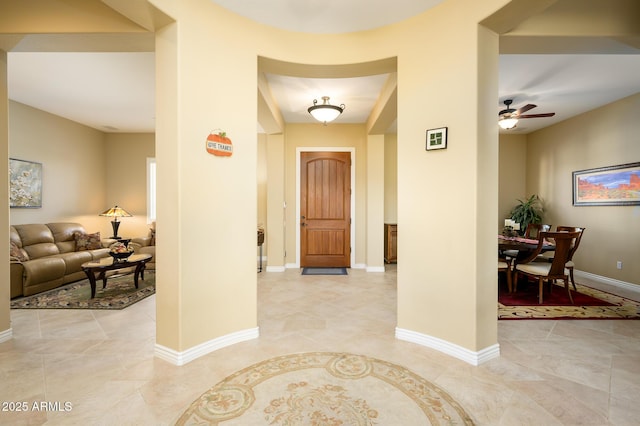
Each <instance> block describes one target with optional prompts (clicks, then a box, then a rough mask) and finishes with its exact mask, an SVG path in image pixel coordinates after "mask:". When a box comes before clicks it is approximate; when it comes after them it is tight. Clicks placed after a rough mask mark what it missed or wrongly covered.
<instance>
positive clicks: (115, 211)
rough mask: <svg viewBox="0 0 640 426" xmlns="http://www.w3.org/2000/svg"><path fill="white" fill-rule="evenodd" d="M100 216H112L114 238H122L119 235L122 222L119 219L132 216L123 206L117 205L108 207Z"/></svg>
mask: <svg viewBox="0 0 640 426" xmlns="http://www.w3.org/2000/svg"><path fill="white" fill-rule="evenodd" d="M98 216H107V217H112V218H113V220H112V221H111V226H112V227H113V237H111V238H112V239H114V240H118V239H120V237H118V227H119V226H120V222H119V221H118V218H119V217H131V215H130V214H129V213H128V212H127V211H126V210H124V209H123V208H121V207H118V206H115V207H112V208H110V209H107V210H105V211H103V212H102V213H100V214H99V215H98Z"/></svg>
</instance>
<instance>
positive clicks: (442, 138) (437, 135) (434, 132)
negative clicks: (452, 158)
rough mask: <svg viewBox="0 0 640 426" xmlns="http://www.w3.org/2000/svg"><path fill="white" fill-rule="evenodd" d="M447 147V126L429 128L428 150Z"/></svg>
mask: <svg viewBox="0 0 640 426" xmlns="http://www.w3.org/2000/svg"><path fill="white" fill-rule="evenodd" d="M446 148H447V128H446V127H440V128H438V129H430V130H427V151H431V150H432V149H446Z"/></svg>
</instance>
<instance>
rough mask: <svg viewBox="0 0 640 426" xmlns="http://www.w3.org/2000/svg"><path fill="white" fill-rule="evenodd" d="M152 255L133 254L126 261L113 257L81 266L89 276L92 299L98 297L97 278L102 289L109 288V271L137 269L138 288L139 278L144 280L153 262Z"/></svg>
mask: <svg viewBox="0 0 640 426" xmlns="http://www.w3.org/2000/svg"><path fill="white" fill-rule="evenodd" d="M151 257H152V256H151V255H150V254H132V255H131V256H129V257H128V258H127V259H125V260H120V261H118V260H115V259H114V258H113V257H111V256H109V257H103V258H102V259H98V260H94V261H91V262H86V263H83V264H82V265H81V267H82V270H83V271H84V273H85V274H87V278H89V283H90V284H91V298H92V299H93V298H94V297H96V276H97V277H98V279H101V280H102V288H105V287H106V286H107V275H106V274H107V271H114V270H117V269H127V268H135V271H134V272H133V282H134V283H135V285H136V288H138V277H141V278H142V279H143V280H144V268H145V265H146V263H147V262H148V261H149V260H151Z"/></svg>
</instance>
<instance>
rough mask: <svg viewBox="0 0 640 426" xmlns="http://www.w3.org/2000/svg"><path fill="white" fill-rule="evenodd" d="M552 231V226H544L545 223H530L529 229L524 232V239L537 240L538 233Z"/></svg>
mask: <svg viewBox="0 0 640 426" xmlns="http://www.w3.org/2000/svg"><path fill="white" fill-rule="evenodd" d="M549 231H551V225H547V224H543V223H530V224H528V225H527V228H526V229H525V230H524V237H525V238H530V239H532V240H533V239H537V238H538V233H540V232H549Z"/></svg>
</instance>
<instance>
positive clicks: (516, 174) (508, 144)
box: [497, 134, 529, 233]
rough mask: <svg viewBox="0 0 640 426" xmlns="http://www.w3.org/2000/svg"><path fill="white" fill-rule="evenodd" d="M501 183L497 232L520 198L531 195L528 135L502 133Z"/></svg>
mask: <svg viewBox="0 0 640 426" xmlns="http://www.w3.org/2000/svg"><path fill="white" fill-rule="evenodd" d="M498 173H499V176H500V183H499V185H498V200H499V201H498V221H497V233H500V232H501V231H502V228H503V227H504V219H507V218H509V217H510V216H511V215H510V213H511V209H512V208H513V207H514V206H515V205H516V204H517V202H518V200H523V199H526V198H528V197H529V194H527V192H526V188H527V185H526V178H527V136H526V135H509V134H501V135H500V161H499V172H498Z"/></svg>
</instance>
